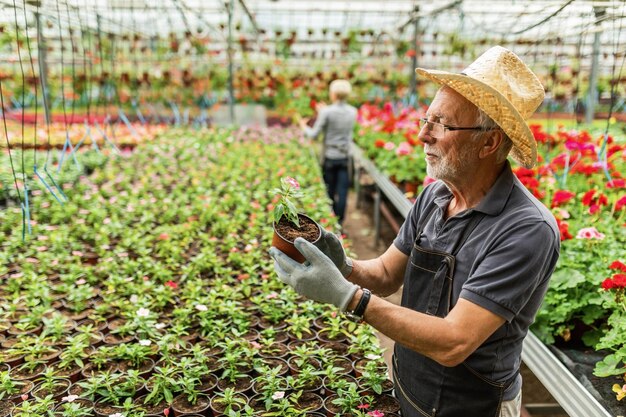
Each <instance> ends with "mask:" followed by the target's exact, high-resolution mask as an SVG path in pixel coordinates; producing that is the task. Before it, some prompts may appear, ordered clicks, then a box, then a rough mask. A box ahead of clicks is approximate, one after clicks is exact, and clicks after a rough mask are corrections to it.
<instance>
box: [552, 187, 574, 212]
mask: <svg viewBox="0 0 626 417" xmlns="http://www.w3.org/2000/svg"><path fill="white" fill-rule="evenodd" d="M575 195H576V194H574V193H573V192H571V191H567V190H557V191H556V192H555V193H554V197H552V208H554V207H559V206H561V205H563V204H565V203H567V202H568V201H570V200H571V199H572V198H573V197H574V196H575Z"/></svg>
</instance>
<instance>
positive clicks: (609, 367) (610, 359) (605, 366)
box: [593, 354, 626, 377]
mask: <svg viewBox="0 0 626 417" xmlns="http://www.w3.org/2000/svg"><path fill="white" fill-rule="evenodd" d="M620 365H621V366H620ZM618 366H620V367H619V368H618ZM624 373H626V368H624V364H623V363H622V361H621V360H620V359H618V358H617V357H616V355H613V354H611V355H608V356H606V357H605V358H604V359H602V360H601V361H600V362H598V363H596V367H595V369H594V370H593V374H594V375H595V376H599V377H607V376H613V375H622V374H624Z"/></svg>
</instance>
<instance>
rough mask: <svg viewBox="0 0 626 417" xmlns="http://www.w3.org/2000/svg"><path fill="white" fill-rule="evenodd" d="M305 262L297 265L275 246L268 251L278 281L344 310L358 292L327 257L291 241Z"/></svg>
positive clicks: (307, 244) (302, 243) (314, 249)
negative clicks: (272, 259)
mask: <svg viewBox="0 0 626 417" xmlns="http://www.w3.org/2000/svg"><path fill="white" fill-rule="evenodd" d="M294 245H295V247H296V249H298V250H299V251H300V253H302V255H304V257H305V258H306V261H305V262H304V264H300V263H298V262H296V261H294V260H293V259H291V258H289V257H288V256H287V255H285V254H284V253H283V252H281V251H280V250H278V249H276V248H275V247H272V248H270V255H271V256H272V258H274V261H275V262H274V268H275V269H276V273H277V274H278V278H280V280H281V281H282V282H284V283H285V284H288V285H290V286H292V287H293V288H294V289H295V290H296V291H297V292H298V293H300V294H302V295H304V296H305V297H307V298H310V299H312V300H315V301H318V302H321V303H330V304H334V305H335V306H337V307H339V308H340V309H341V311H345V310H346V308H347V307H348V304H349V303H350V301H351V300H352V298H353V297H354V293H355V292H356V290H357V289H358V287H357V286H356V285H354V284H353V283H351V282H349V281H347V280H346V279H345V278H344V277H343V276H342V275H341V272H339V270H338V269H337V267H336V266H335V265H334V264H333V261H331V260H330V259H329V258H328V256H326V255H324V254H323V253H322V252H321V251H320V250H319V249H318V248H316V247H315V246H314V245H313V244H312V243H309V242H307V241H306V240H304V239H302V238H300V237H299V238H297V239H296V240H295V242H294Z"/></svg>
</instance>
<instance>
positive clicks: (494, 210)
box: [474, 161, 515, 216]
mask: <svg viewBox="0 0 626 417" xmlns="http://www.w3.org/2000/svg"><path fill="white" fill-rule="evenodd" d="M514 182H515V174H513V171H512V170H511V164H510V162H509V161H506V163H505V165H504V168H502V172H501V173H500V175H499V176H498V179H497V180H496V182H495V183H493V185H492V186H491V188H490V189H489V191H487V194H486V195H485V196H484V197H483V199H482V200H480V203H478V205H477V206H476V207H474V210H476V211H481V212H483V213H485V214H488V215H490V216H497V215H498V214H500V213H501V212H502V210H504V206H505V205H506V202H507V201H508V200H509V196H510V195H511V190H512V189H513V184H514Z"/></svg>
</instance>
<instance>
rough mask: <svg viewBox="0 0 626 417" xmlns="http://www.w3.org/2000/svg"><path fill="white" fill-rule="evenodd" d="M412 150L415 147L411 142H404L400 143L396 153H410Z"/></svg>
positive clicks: (399, 154)
mask: <svg viewBox="0 0 626 417" xmlns="http://www.w3.org/2000/svg"><path fill="white" fill-rule="evenodd" d="M412 151H413V147H411V145H410V144H409V142H402V143H400V145H398V148H397V149H396V155H398V156H402V155H409V154H410V153H411V152H412Z"/></svg>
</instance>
